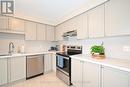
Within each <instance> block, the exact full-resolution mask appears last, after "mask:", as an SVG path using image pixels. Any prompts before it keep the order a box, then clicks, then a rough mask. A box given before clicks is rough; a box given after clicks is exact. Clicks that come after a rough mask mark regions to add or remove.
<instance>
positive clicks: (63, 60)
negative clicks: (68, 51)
mask: <svg viewBox="0 0 130 87" xmlns="http://www.w3.org/2000/svg"><path fill="white" fill-rule="evenodd" d="M56 66H57V69H58V70H60V71H61V72H63V73H64V74H67V75H69V73H70V58H69V57H64V56H61V55H57V56H56Z"/></svg>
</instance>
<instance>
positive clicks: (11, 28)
mask: <svg viewBox="0 0 130 87" xmlns="http://www.w3.org/2000/svg"><path fill="white" fill-rule="evenodd" d="M24 29H25V25H24V20H21V19H17V18H14V17H6V16H0V32H4V33H16V34H24Z"/></svg>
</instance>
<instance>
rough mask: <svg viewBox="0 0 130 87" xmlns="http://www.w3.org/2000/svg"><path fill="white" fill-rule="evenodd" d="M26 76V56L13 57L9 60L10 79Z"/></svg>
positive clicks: (19, 78)
mask: <svg viewBox="0 0 130 87" xmlns="http://www.w3.org/2000/svg"><path fill="white" fill-rule="evenodd" d="M25 78H26V57H15V58H11V60H10V81H11V82H13V81H17V80H21V79H25Z"/></svg>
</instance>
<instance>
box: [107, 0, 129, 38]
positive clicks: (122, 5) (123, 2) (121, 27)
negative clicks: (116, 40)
mask: <svg viewBox="0 0 130 87" xmlns="http://www.w3.org/2000/svg"><path fill="white" fill-rule="evenodd" d="M129 3H130V0H110V1H109V2H107V3H106V4H105V20H106V21H105V28H106V35H107V36H117V35H127V34H130V25H129V23H130V9H129V8H130V4H129Z"/></svg>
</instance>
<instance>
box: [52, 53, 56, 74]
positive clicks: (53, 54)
mask: <svg viewBox="0 0 130 87" xmlns="http://www.w3.org/2000/svg"><path fill="white" fill-rule="evenodd" d="M52 69H53V71H55V72H56V54H55V53H52Z"/></svg>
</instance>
